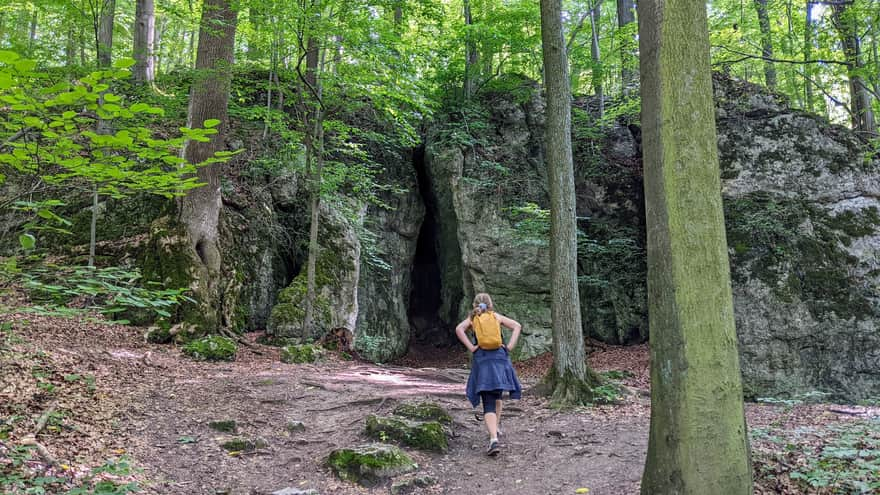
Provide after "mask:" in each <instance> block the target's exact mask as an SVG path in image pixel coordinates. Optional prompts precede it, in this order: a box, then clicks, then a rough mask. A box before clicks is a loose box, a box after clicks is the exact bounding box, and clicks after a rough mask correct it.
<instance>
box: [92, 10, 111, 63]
mask: <svg viewBox="0 0 880 495" xmlns="http://www.w3.org/2000/svg"><path fill="white" fill-rule="evenodd" d="M90 1H93V0H90ZM96 3H97V4H100V8H99V9H98V10H97V12H96V13H97V15H96V30H95V33H96V34H97V38H96V41H97V49H98V65H99V66H101V67H108V66H110V62H111V61H112V58H113V22H114V19H115V18H116V0H97V2H96Z"/></svg>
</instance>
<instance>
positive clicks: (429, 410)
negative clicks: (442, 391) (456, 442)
mask: <svg viewBox="0 0 880 495" xmlns="http://www.w3.org/2000/svg"><path fill="white" fill-rule="evenodd" d="M394 414H396V415H397V416H403V417H405V418H411V419H418V420H421V421H436V422H438V423H440V424H444V425H451V424H452V416H450V415H449V413H448V412H446V409H443V408H442V407H440V406H438V405H437V404H434V403H433V402H419V403H405V404H401V405H399V406H398V407H397V409H395V410H394Z"/></svg>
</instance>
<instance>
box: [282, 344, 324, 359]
mask: <svg viewBox="0 0 880 495" xmlns="http://www.w3.org/2000/svg"><path fill="white" fill-rule="evenodd" d="M320 357H321V349H320V348H318V347H317V346H314V345H311V344H300V345H289V346H287V347H285V348H283V349H281V362H283V363H288V364H301V363H314V362H315V361H317V360H318V359H319V358H320Z"/></svg>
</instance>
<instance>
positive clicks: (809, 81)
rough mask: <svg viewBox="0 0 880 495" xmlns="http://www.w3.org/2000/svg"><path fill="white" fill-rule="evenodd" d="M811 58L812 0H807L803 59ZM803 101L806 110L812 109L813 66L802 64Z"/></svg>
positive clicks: (810, 110)
mask: <svg viewBox="0 0 880 495" xmlns="http://www.w3.org/2000/svg"><path fill="white" fill-rule="evenodd" d="M812 58H813V2H812V0H807V18H806V23H805V26H804V61H805V62H806V61H807V60H812ZM804 102H805V103H806V108H807V111H808V112H812V111H813V66H812V64H808V63H805V64H804Z"/></svg>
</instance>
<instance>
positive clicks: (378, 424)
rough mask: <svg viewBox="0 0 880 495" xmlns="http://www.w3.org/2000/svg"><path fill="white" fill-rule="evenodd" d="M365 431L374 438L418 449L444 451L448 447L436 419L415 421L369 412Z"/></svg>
mask: <svg viewBox="0 0 880 495" xmlns="http://www.w3.org/2000/svg"><path fill="white" fill-rule="evenodd" d="M365 433H366V434H367V436H368V437H370V438H374V439H376V440H381V441H383V442H384V441H387V440H394V441H396V442H400V443H401V444H403V445H406V446H407V447H413V448H416V449H419V450H430V451H433V452H445V451H446V449H447V448H448V443H447V441H446V433H445V432H444V431H443V427H442V426H441V425H440V423H438V422H436V421H428V422H425V423H416V422H409V421H404V420H402V419H396V418H386V417H381V416H375V415H372V414H371V415H369V416H367V426H366V429H365Z"/></svg>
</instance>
